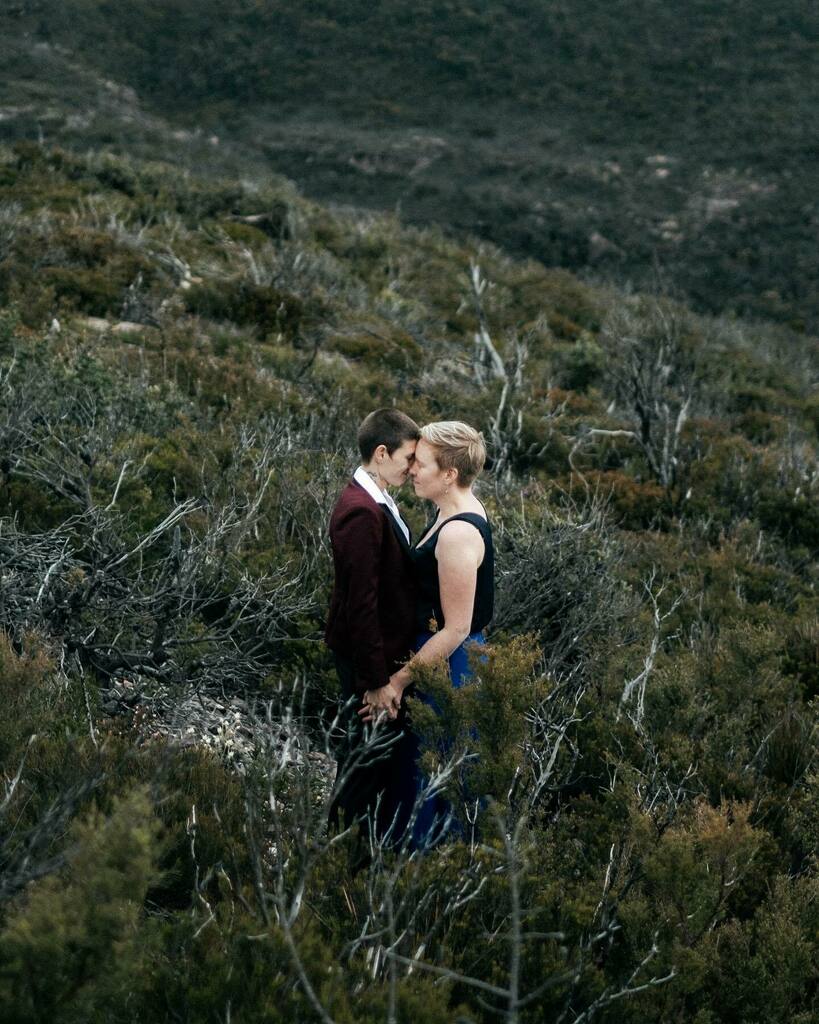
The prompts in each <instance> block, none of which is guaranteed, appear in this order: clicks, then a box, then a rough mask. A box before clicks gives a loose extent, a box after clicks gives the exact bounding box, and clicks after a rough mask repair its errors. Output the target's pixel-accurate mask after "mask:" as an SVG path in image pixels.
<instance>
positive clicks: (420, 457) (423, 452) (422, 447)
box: [415, 438, 435, 466]
mask: <svg viewBox="0 0 819 1024" xmlns="http://www.w3.org/2000/svg"><path fill="white" fill-rule="evenodd" d="M415 461H416V462H417V463H418V465H419V466H431V465H433V464H434V463H435V449H434V448H433V447H432V445H431V444H430V443H429V442H428V441H425V440H424V439H423V438H421V440H420V441H419V442H418V446H417V447H416V449H415Z"/></svg>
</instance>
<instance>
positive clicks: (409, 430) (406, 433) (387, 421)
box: [358, 409, 421, 462]
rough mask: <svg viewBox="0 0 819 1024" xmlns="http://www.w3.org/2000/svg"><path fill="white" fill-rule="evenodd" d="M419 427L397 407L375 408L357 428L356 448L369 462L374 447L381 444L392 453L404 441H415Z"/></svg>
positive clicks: (419, 430) (417, 437)
mask: <svg viewBox="0 0 819 1024" xmlns="http://www.w3.org/2000/svg"><path fill="white" fill-rule="evenodd" d="M420 436H421V428H420V427H419V426H418V424H417V423H416V422H415V420H413V419H411V418H410V417H409V416H407V414H406V413H405V412H401V411H400V410H399V409H376V410H375V412H371V413H370V415H369V416H367V417H366V418H365V420H364V422H363V423H362V424H361V426H360V427H359V428H358V450H359V451H360V452H361V459H362V461H363V462H369V461H370V459H371V458H372V457H373V454H374V452H375V449H376V448H377V447H378V446H379V445H380V444H383V445H384V447H385V448H386V449H387V454H388V455H392V454H393V453H394V452H395V451H397V450H398V449H399V448H400V447H401V445H402V444H403V443H404V442H405V441H417V440H418V439H419V437H420Z"/></svg>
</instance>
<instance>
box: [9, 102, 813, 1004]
mask: <svg viewBox="0 0 819 1024" xmlns="http://www.w3.org/2000/svg"><path fill="white" fill-rule="evenodd" d="M125 103H126V105H131V107H132V108H133V103H134V101H133V100H132V99H131V98H128V97H126V98H125ZM122 113H123V110H122V108H118V109H117V110H116V111H114V112H113V113H112V114H111V118H112V119H113V118H114V117H115V116H116V117H120V116H121V115H122ZM152 124H153V128H152V129H151V130H152V131H155V132H156V136H155V137H154V138H155V139H156V138H160V137H161V135H162V133H163V132H165V131H166V122H164V121H156V122H152ZM143 130H144V125H143ZM146 138H147V136H146ZM178 141H179V142H180V144H181V147H182V148H183V149H184V146H187V145H189V144H190V143H189V140H178ZM149 142H150V140H149ZM195 144H196V145H198V144H199V143H195ZM202 146H203V150H202V151H203V152H207V151H208V147H211V148H213V149H218V147H216V146H212V144H211V143H209V142H208V141H207V140H206V139H204V140H202ZM188 156H190V153H188ZM493 351H494V355H495V356H497V358H495V357H494V356H493ZM817 355H819V353H818V352H817V345H816V340H815V339H813V338H811V337H809V336H806V335H805V334H803V333H801V332H799V331H794V330H792V329H790V328H788V327H787V326H783V325H770V324H769V325H764V324H753V323H745V322H742V321H740V320H737V319H736V318H731V317H710V316H705V315H702V314H699V313H697V312H694V311H692V310H691V309H690V308H689V307H687V306H686V305H684V304H683V303H680V302H675V301H672V300H670V299H669V298H667V297H664V298H657V297H651V296H647V295H639V294H634V293H632V292H629V291H621V290H617V289H615V288H612V287H609V288H602V287H598V286H592V285H590V284H589V283H588V282H584V281H582V280H580V279H578V278H577V277H575V276H572V275H571V274H570V273H568V272H567V271H565V270H561V269H554V268H549V267H546V266H544V265H542V264H539V263H537V262H535V261H533V260H529V261H523V260H519V259H515V258H513V257H511V256H510V255H509V254H507V253H505V252H504V251H502V250H501V249H498V248H496V247H495V246H493V245H490V244H488V243H481V242H478V241H475V240H472V241H470V240H456V239H453V238H452V237H451V236H449V235H447V234H444V233H443V232H441V231H439V230H437V229H433V228H425V229H419V228H417V227H412V226H408V225H406V224H403V223H402V222H400V221H399V220H398V219H396V218H395V217H392V216H386V215H374V214H367V213H363V212H361V211H351V210H347V211H344V210H339V209H329V208H327V207H325V206H323V205H321V204H319V203H317V202H315V201H313V200H310V199H307V198H305V197H304V196H303V195H301V194H300V193H299V191H298V190H297V189H296V187H295V186H294V185H293V184H292V183H291V182H289V181H287V180H285V179H282V178H273V177H271V176H270V175H269V174H261V175H258V176H253V175H248V176H247V177H246V178H245V179H244V180H238V179H237V178H235V177H225V178H219V177H215V176H212V175H209V176H198V175H196V174H193V173H191V172H190V171H189V170H186V169H185V168H184V167H183V166H181V165H180V164H174V163H168V162H160V161H157V160H152V161H144V160H140V159H137V158H134V157H125V156H116V155H113V154H112V153H110V152H107V151H105V150H103V149H100V148H96V147H91V148H90V149H88V150H87V151H86V150H82V151H79V152H78V151H76V150H72V149H68V148H55V147H50V146H47V145H46V146H42V145H38V144H36V143H33V142H31V141H28V140H19V141H18V142H17V143H16V144H15V145H14V146H2V147H0V456H1V457H2V461H0V578H2V584H3V585H2V589H0V624H1V625H2V632H0V701H2V705H3V709H4V712H3V715H2V716H1V717H0V759H2V763H3V765H4V794H3V799H2V801H1V802H0V820H2V823H3V826H4V827H3V829H2V838H0V1004H2V1005H3V1007H4V1009H5V1013H6V1014H7V1015H8V1017H9V1019H13V1020H15V1021H17V1022H20V1024H24V1022H32V1024H33V1022H35V1021H42V1020H46V1019H47V1020H49V1021H50V1022H53V1024H68V1022H75V1021H78V1020H94V1019H98V1020H107V1021H109V1020H110V1021H123V1022H125V1021H127V1022H136V1021H144V1020H151V1021H157V1022H168V1024H170V1022H171V1021H178V1020H180V1019H181V1020H188V1021H202V1022H205V1021H210V1020H214V1019H219V1020H228V1019H232V1020H236V1021H239V1020H241V1021H243V1022H249V1024H271V1022H273V1024H278V1022H281V1024H285V1022H287V1024H291V1022H293V1021H296V1020H298V1021H305V1022H308V1021H309V1022H312V1021H321V1022H323V1024H327V1022H328V1021H337V1022H339V1024H341V1022H347V1021H355V1022H356V1024H370V1022H372V1024H375V1022H381V1021H402V1022H403V1021H407V1022H412V1024H444V1022H449V1021H452V1020H456V1019H457V1020H471V1021H479V1022H481V1024H484V1022H487V1024H488V1022H489V1021H494V1020H497V1019H498V1018H499V1017H500V1019H503V1020H506V1021H509V1022H517V1024H546V1022H554V1021H557V1020H564V1021H569V1020H571V1021H587V1022H588V1021H591V1020H592V1019H594V1020H596V1021H599V1022H604V1024H615V1022H616V1024H648V1022H651V1021H658V1020H663V1021H666V1020H674V1021H680V1022H689V1021H690V1022H692V1024H707V1022H711V1021H721V1022H731V1024H740V1022H742V1024H793V1022H795V1021H798V1022H800V1024H810V1022H811V1021H813V1020H814V1019H815V1016H816V1010H817V1004H816V955H817V948H816V935H817V926H818V925H819V889H817V871H816V867H817V865H816V858H815V852H816V849H817V847H818V846H819V818H818V817H817V806H819V801H818V800H817V795H819V794H817V782H818V781H819V779H818V777H817V772H816V768H817V733H816V727H815V720H816V706H817V705H816V701H817V695H819V670H818V668H817V666H819V658H818V654H819V647H817V641H819V634H818V633H817V611H819V608H818V607H817V597H816V594H817V590H816V588H817V582H819V580H817V564H816V560H815V553H816V551H817V549H819V512H818V511H817V510H819V501H817V498H819V476H817V443H818V442H819V395H817V391H816V386H815V380H816V365H817ZM393 403H396V404H398V405H400V406H401V407H402V408H404V409H406V411H407V412H409V413H410V414H411V415H413V416H414V417H415V418H417V419H418V420H419V421H429V420H431V419H436V418H440V417H461V418H463V419H466V420H467V421H469V422H471V423H473V424H475V425H476V426H478V427H479V428H480V429H482V430H483V431H484V433H485V435H486V438H487V441H488V443H489V447H490V451H491V456H492V461H491V465H490V466H489V467H488V470H487V472H486V474H485V476H484V479H483V481H482V484H481V491H480V493H481V495H482V498H483V500H484V501H485V503H486V504H487V507H488V509H489V512H490V515H491V517H492V521H493V525H494V530H495V536H496V541H497V549H498V566H497V586H498V593H497V609H496V616H495V620H494V624H493V627H492V632H491V634H490V642H491V646H490V649H489V653H488V658H487V660H486V661H484V662H482V663H481V665H480V666H479V668H478V678H479V680H480V684H479V685H477V686H467V687H464V688H463V689H462V690H460V691H457V693H454V692H453V691H451V690H450V689H448V688H446V687H444V688H441V686H440V680H439V681H438V682H437V683H436V679H435V678H430V679H427V680H425V681H424V682H425V685H427V686H429V687H431V688H433V690H435V688H436V686H437V687H438V689H437V690H435V692H436V693H437V694H438V698H439V701H440V706H441V712H442V718H441V719H435V718H434V716H428V719H427V720H426V721H425V720H424V718H423V716H422V714H421V713H420V712H418V713H417V714H418V727H419V729H421V731H422V733H423V735H424V738H425V742H426V745H427V748H428V754H427V756H428V758H429V759H431V762H432V763H433V765H434V766H436V767H437V768H438V769H439V770H440V771H441V773H442V774H441V776H440V778H441V784H442V785H446V786H447V792H448V793H449V794H450V795H451V797H452V799H453V801H454V806H455V808H456V811H455V813H456V814H457V815H458V818H459V821H460V822H461V826H462V828H463V830H464V831H463V834H464V836H466V837H468V839H467V841H464V842H455V843H452V844H449V845H446V846H444V847H442V848H439V849H436V850H434V851H432V852H430V853H428V854H427V855H426V856H424V857H420V858H419V857H418V856H417V855H413V856H410V854H409V851H407V850H397V851H396V850H388V849H384V848H380V847H378V846H375V847H374V848H373V849H372V859H371V863H370V864H369V865H368V866H367V867H366V868H364V869H363V870H359V871H357V872H355V871H353V870H352V869H351V862H350V855H351V850H352V843H351V837H350V836H346V837H342V838H341V839H335V840H333V839H332V837H330V836H328V835H327V832H326V829H325V823H326V811H327V801H328V792H329V788H330V787H331V785H332V776H333V760H332V755H333V751H334V749H335V748H334V744H335V743H336V742H337V737H336V736H335V734H334V726H333V712H334V708H335V704H336V697H337V690H336V681H335V674H334V672H333V669H332V666H331V663H330V659H329V656H328V653H327V651H326V650H325V649H324V647H323V645H322V644H321V642H320V637H321V628H322V622H323V617H324V614H325V609H326V606H327V598H328V588H329V577H330V559H329V552H328V545H327V537H326V519H327V513H328V510H329V508H330V505H331V503H332V501H333V499H334V497H335V495H336V493H337V491H338V489H339V487H340V486H341V484H342V482H343V481H344V479H345V478H346V476H347V474H348V473H349V471H350V469H351V467H352V466H353V465H354V464H355V455H354V452H353V450H352V445H353V439H354V434H355V427H356V424H357V423H358V422H359V420H360V418H361V417H362V416H363V414H365V413H366V412H368V411H369V410H370V409H372V408H373V407H374V406H377V405H381V404H393ZM398 499H399V500H400V501H401V503H402V505H403V506H404V507H405V508H407V509H408V513H409V516H410V518H411V519H412V521H413V524H414V526H415V527H416V528H418V527H419V526H420V525H421V524H422V522H423V517H424V514H425V511H426V510H425V509H424V508H422V507H421V503H420V502H418V501H417V500H413V499H411V498H410V497H409V496H408V495H405V494H400V495H398ZM476 724H477V728H476ZM442 729H443V730H445V731H446V735H448V736H450V737H452V744H451V746H450V747H449V748H448V749H444V750H443V751H442V748H441V744H440V739H441V730H442ZM476 755H477V756H476ZM474 793H478V794H480V796H481V800H480V801H479V803H478V804H477V805H475V803H474V802H473V801H472V800H471V794H474ZM465 794H469V795H470V799H467V798H466V796H465ZM473 829H474V831H473Z"/></svg>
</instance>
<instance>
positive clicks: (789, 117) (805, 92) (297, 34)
mask: <svg viewBox="0 0 819 1024" xmlns="http://www.w3.org/2000/svg"><path fill="white" fill-rule="evenodd" d="M4 27H6V28H7V30H8V33H10V35H9V36H8V38H11V39H14V38H16V39H17V40H19V42H18V43H16V44H15V46H16V50H17V52H23V50H24V49H25V48H26V47H30V46H31V45H33V44H36V43H37V42H38V41H39V42H40V43H44V42H45V43H49V44H50V45H51V46H52V47H55V46H62V47H67V49H68V52H69V53H70V54H71V59H72V61H73V62H74V63H78V64H80V65H87V66H88V67H89V68H90V67H93V68H94V69H96V71H97V73H101V74H102V75H103V76H104V77H106V78H107V79H110V80H113V81H115V82H117V83H119V84H120V85H122V86H126V87H128V88H131V89H133V90H135V92H136V95H138V96H139V97H140V100H141V101H142V102H143V103H144V104H145V106H146V109H148V110H150V111H151V112H152V113H153V114H155V115H156V114H161V115H162V116H163V117H164V118H168V119H170V120H171V121H172V122H174V123H175V125H176V129H177V130H183V131H189V132H190V131H197V130H199V131H203V132H204V134H205V135H206V136H209V135H211V134H216V135H218V136H219V137H220V138H221V139H222V140H225V141H226V140H228V139H230V140H231V141H232V142H233V143H236V144H240V145H241V146H242V147H243V148H242V150H241V152H240V154H239V159H240V160H246V161H248V162H249V163H250V164H253V165H257V164H258V162H259V161H263V162H266V163H267V164H268V165H269V166H271V167H272V168H273V169H274V170H275V171H278V172H279V173H283V174H286V175H287V176H288V177H291V178H293V179H294V180H296V181H297V182H298V184H299V186H300V187H301V188H303V189H304V190H305V191H306V192H307V193H308V194H311V195H313V196H315V197H317V198H321V199H324V200H328V201H332V202H341V203H353V204H356V205H360V206H367V207H370V208H373V209H382V210H389V209H393V208H395V207H396V206H399V207H400V210H401V215H402V217H403V218H404V219H407V220H409V221H411V222H414V223H417V224H428V223H437V224H440V225H449V226H451V227H453V228H455V229H456V230H457V231H458V232H463V231H468V232H471V233H474V234H476V235H478V236H481V237H483V238H486V239H489V240H492V241H494V242H495V243H497V244H500V245H502V246H504V247H505V248H507V249H508V250H510V251H512V252H514V253H516V254H519V255H522V256H530V257H534V258H536V259H538V260H540V261H541V262H544V263H546V264H548V265H559V266H564V267H567V268H570V269H574V270H578V271H581V270H582V271H583V273H584V274H586V275H587V276H589V278H590V279H592V280H598V281H612V282H617V283H619V284H621V285H632V286H634V287H636V288H637V289H649V290H652V291H657V290H658V289H661V290H665V291H667V292H668V293H669V294H671V295H676V296H678V297H679V298H681V299H682V300H683V301H687V302H689V303H692V304H693V305H694V306H695V307H696V308H698V309H700V310H703V311H708V312H711V313H724V312H730V311H733V312H735V313H737V314H739V315H743V316H752V317H760V318H772V319H775V320H777V321H780V322H783V323H789V324H790V325H791V326H794V327H796V328H797V329H801V328H803V327H807V329H808V330H811V331H815V330H816V325H817V322H819V320H818V319H817V317H818V315H819V292H817V289H816V279H817V264H816V254H815V244H814V240H815V236H816V228H817V219H816V218H817V209H816V203H815V196H814V195H813V192H812V187H811V182H812V176H813V169H814V167H815V163H816V158H817V152H816V139H817V137H819V125H818V124H817V110H819V102H818V101H819V95H818V94H819V72H817V63H816V61H815V59H814V55H815V49H816V43H817V39H818V38H819V17H818V16H817V14H816V12H815V10H814V9H812V8H810V7H809V6H806V5H804V4H802V3H799V2H797V0H787V2H786V3H785V5H784V7H783V6H781V5H780V6H779V7H777V9H776V10H775V11H772V10H771V9H770V8H769V7H768V6H766V5H764V4H762V3H761V2H759V0H745V2H743V3H742V4H739V5H737V4H736V3H728V2H727V0H720V2H718V3H713V2H704V0H703V2H696V3H689V4H686V5H658V4H656V3H654V2H651V0H643V2H639V3H635V2H632V0H629V2H625V0H619V2H614V3H612V2H605V3H604V2H602V0H593V2H591V3H584V4H583V5H582V6H581V5H571V4H568V3H565V2H562V0H560V2H559V0H550V2H548V3H544V4H527V3H521V2H518V0H515V2H512V0H494V2H491V3H466V2H465V0H454V2H452V3H446V4H435V5H432V4H423V3H422V4H417V3H416V4H412V5H407V4H406V3H403V2H401V0H388V2H385V3H381V4H378V5H373V4H357V3H350V4H345V5H344V6H343V8H342V9H339V8H338V5H333V4H327V3H323V2H319V0H310V2H306V0H305V2H300V3H297V4H281V3H277V2H274V0H266V2H264V3H256V2H250V0H247V2H238V0H210V2H208V3H204V4H203V3H201V2H196V3H194V2H193V0H188V2H183V3H175V4H173V5H168V4H166V3H162V2H154V0H141V2H140V3H135V4H128V5H117V4H113V3H106V2H100V0H69V2H66V3H65V4H61V5H60V6H59V8H58V9H56V10H52V9H51V8H50V7H49V6H47V5H45V4H42V3H38V2H36V0H29V2H28V3H23V4H20V5H18V6H17V7H16V8H15V9H14V11H13V12H12V14H11V15H9V14H7V15H6V18H5V19H4ZM20 74H24V72H23V71H21V72H20ZM14 78H15V76H14V75H12V79H11V81H12V83H13V82H14ZM50 86H51V88H52V89H53V90H54V94H55V96H56V95H58V94H59V95H60V96H61V97H62V99H61V100H60V102H61V103H63V104H65V102H66V98H69V99H70V98H71V97H72V96H76V99H77V103H78V106H80V107H82V108H85V107H86V105H85V104H83V103H82V101H81V100H80V97H79V95H78V94H75V92H74V87H73V86H70V85H69V87H68V88H66V83H65V82H63V81H61V80H60V77H59V75H57V76H56V77H55V78H54V79H53V80H52V81H51V83H50ZM40 89H41V95H42V91H43V90H47V89H48V84H47V83H41V85H40ZM59 105H60V104H59V103H57V106H59ZM75 116H76V113H75ZM0 127H3V126H0ZM46 128H47V131H48V137H49V139H50V140H51V141H62V139H61V132H62V129H61V128H60V127H59V126H58V125H56V124H54V123H53V121H52V122H51V124H47V125H46ZM116 138H117V135H116V134H115V136H114V139H113V140H112V141H114V142H115V141H116Z"/></svg>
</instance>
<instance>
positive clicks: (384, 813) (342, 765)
mask: <svg viewBox="0 0 819 1024" xmlns="http://www.w3.org/2000/svg"><path fill="white" fill-rule="evenodd" d="M336 671H337V673H338V678H339V682H340V684H341V698H342V703H343V704H344V707H343V709H342V711H341V715H340V727H339V730H338V734H337V746H336V758H337V765H338V768H337V772H336V784H337V787H338V790H337V792H336V795H335V798H334V799H333V803H332V805H331V807H330V827H331V828H333V829H339V828H347V827H349V826H350V825H354V824H358V825H359V828H360V830H361V831H360V836H361V839H362V840H363V839H364V838H365V836H369V834H370V830H372V833H373V835H374V836H375V837H376V838H377V839H379V840H384V839H385V838H387V839H388V841H389V842H390V843H394V842H396V841H397V840H398V839H400V838H401V835H400V834H401V832H402V831H403V828H402V827H401V825H402V823H403V821H402V819H403V814H402V813H401V807H400V806H399V805H400V803H401V800H402V796H403V789H402V786H401V781H402V780H401V778H400V776H401V775H403V772H404V770H405V762H406V758H405V756H404V755H403V747H404V745H405V742H406V729H407V725H406V714H405V712H404V711H403V709H402V710H401V711H400V712H399V715H398V718H397V719H395V720H393V721H382V722H380V723H379V724H378V725H377V726H374V725H372V724H364V723H363V722H362V721H361V718H360V717H359V715H358V711H359V709H360V708H361V707H362V704H361V698H360V697H358V696H357V695H356V690H355V674H354V671H353V664H352V662H351V661H349V660H348V659H346V658H341V657H339V656H336ZM399 819H401V820H399Z"/></svg>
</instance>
